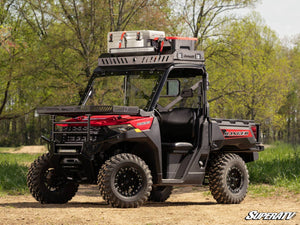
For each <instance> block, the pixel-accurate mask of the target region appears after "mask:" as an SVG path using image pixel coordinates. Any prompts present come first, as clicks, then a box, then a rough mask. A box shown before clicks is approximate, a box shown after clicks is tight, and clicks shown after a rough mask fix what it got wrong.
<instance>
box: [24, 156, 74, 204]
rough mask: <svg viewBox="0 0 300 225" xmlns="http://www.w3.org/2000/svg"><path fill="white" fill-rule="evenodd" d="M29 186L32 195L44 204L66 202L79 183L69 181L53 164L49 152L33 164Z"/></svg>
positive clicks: (28, 178) (29, 173) (28, 175)
mask: <svg viewBox="0 0 300 225" xmlns="http://www.w3.org/2000/svg"><path fill="white" fill-rule="evenodd" d="M27 186H28V187H29V190H30V192H31V194H32V196H33V197H34V198H35V199H36V200H37V201H39V202H40V203H42V204H50V203H53V204H63V203H66V202H68V201H69V200H71V199H72V198H73V197H74V195H75V194H76V192H77V190H78V184H76V183H74V182H70V181H68V180H67V179H66V178H65V177H64V176H63V175H62V174H60V173H59V171H58V170H57V169H56V168H54V167H52V166H51V164H50V155H49V153H47V154H43V155H41V156H40V157H39V158H38V159H36V160H35V161H34V162H33V163H32V164H31V166H30V168H29V172H28V174H27Z"/></svg>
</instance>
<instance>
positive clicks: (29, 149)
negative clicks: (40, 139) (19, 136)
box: [6, 145, 47, 154]
mask: <svg viewBox="0 0 300 225" xmlns="http://www.w3.org/2000/svg"><path fill="white" fill-rule="evenodd" d="M6 152H7V153H13V154H22V153H27V154H38V153H44V152H47V149H46V147H45V146H43V145H28V146H22V147H19V148H16V149H13V150H8V151H6Z"/></svg>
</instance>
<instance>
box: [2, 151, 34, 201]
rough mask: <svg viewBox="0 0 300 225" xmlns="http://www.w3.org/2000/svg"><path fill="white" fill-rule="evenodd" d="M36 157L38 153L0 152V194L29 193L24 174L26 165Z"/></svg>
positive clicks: (26, 168)
mask: <svg viewBox="0 0 300 225" xmlns="http://www.w3.org/2000/svg"><path fill="white" fill-rule="evenodd" d="M1 149H3V148H1ZM37 157H38V154H11V153H1V152H0V195H6V194H11V195H15V194H27V193H29V191H28V188H27V185H26V174H27V171H28V165H29V164H30V163H31V162H33V161H34V160H35V159H36V158H37Z"/></svg>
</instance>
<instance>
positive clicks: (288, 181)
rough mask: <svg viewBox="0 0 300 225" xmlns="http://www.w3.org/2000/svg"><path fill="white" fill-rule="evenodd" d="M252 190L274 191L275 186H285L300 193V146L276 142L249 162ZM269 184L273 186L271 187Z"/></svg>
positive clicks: (261, 191)
mask: <svg viewBox="0 0 300 225" xmlns="http://www.w3.org/2000/svg"><path fill="white" fill-rule="evenodd" d="M247 166H248V170H249V175H250V181H251V184H254V185H252V186H250V191H252V192H254V193H255V192H257V193H259V192H260V193H263V192H266V194H267V193H268V192H273V191H274V190H273V187H283V188H286V189H287V190H289V191H292V192H295V193H300V146H292V145H289V144H283V143H275V144H274V145H272V147H270V148H267V149H265V151H263V152H261V153H259V160H258V161H255V162H251V163H248V164H247ZM263 184H268V185H272V186H273V187H269V186H267V185H263Z"/></svg>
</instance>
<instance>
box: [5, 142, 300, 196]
mask: <svg viewBox="0 0 300 225" xmlns="http://www.w3.org/2000/svg"><path fill="white" fill-rule="evenodd" d="M9 150H11V151H13V150H14V148H0V195H5V194H26V193H29V192H28V189H27V185H26V174H27V171H28V166H29V165H30V163H31V162H33V161H34V160H35V159H36V158H37V157H38V156H39V154H12V153H4V152H6V151H9ZM247 166H248V170H249V174H250V182H251V183H250V186H249V193H250V194H252V195H254V196H271V195H274V194H276V193H278V191H279V192H280V190H282V189H285V190H288V191H291V192H293V193H300V146H292V145H289V144H284V143H276V144H274V145H273V146H272V147H270V148H267V149H265V151H263V152H261V153H259V160H257V161H255V162H251V163H248V164H247Z"/></svg>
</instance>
